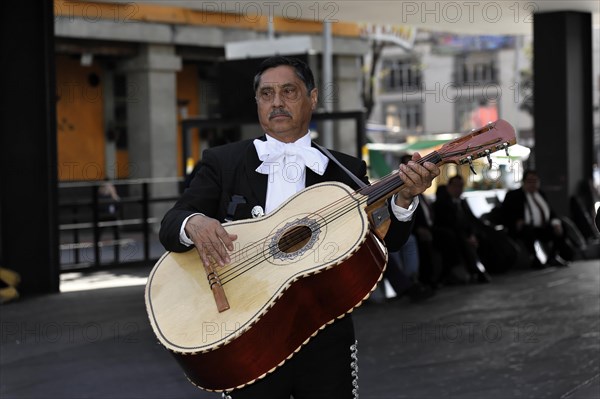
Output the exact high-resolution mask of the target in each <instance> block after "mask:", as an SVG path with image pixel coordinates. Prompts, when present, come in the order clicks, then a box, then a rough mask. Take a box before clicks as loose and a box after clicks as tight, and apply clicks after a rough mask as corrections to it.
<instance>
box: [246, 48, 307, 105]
mask: <svg viewBox="0 0 600 399" xmlns="http://www.w3.org/2000/svg"><path fill="white" fill-rule="evenodd" d="M281 65H287V66H291V67H292V68H294V71H295V72H296V76H298V77H299V78H300V80H302V81H303V82H304V85H305V86H306V90H307V91H308V95H309V96H310V92H311V91H312V89H314V88H315V78H314V77H313V73H312V71H311V70H310V68H309V67H308V65H306V63H305V62H304V61H302V60H299V59H298V58H291V57H280V56H277V57H271V58H267V59H266V60H264V61H263V62H262V63H261V64H260V66H259V67H258V71H256V75H254V92H256V90H257V89H258V85H259V83H260V78H261V77H262V74H263V72H264V71H266V70H267V69H270V68H276V67H278V66H281Z"/></svg>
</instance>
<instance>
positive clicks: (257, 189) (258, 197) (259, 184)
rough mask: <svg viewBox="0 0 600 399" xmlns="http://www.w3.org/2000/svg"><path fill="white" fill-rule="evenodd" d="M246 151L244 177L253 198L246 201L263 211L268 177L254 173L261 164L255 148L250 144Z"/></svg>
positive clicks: (262, 138)
mask: <svg viewBox="0 0 600 399" xmlns="http://www.w3.org/2000/svg"><path fill="white" fill-rule="evenodd" d="M260 139H261V140H264V139H265V138H264V137H261V138H260ZM246 151H247V152H246V154H245V159H246V165H245V169H246V171H245V172H246V173H245V177H246V181H247V182H248V183H249V184H248V185H249V186H250V191H251V195H252V197H253V198H248V200H249V202H252V203H254V204H256V205H260V206H261V207H262V208H263V209H264V208H265V202H266V200H267V183H268V175H264V174H262V173H258V172H257V171H256V168H258V166H259V165H260V164H261V161H260V159H258V154H257V153H256V148H254V144H252V142H251V143H250V145H249V146H248V148H247V150H246Z"/></svg>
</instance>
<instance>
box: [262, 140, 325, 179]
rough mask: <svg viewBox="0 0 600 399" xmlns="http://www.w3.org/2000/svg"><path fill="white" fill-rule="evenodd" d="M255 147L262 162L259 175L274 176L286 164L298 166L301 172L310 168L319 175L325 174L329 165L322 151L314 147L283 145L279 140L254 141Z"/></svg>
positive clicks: (292, 144) (295, 144) (293, 144)
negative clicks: (305, 168)
mask: <svg viewBox="0 0 600 399" xmlns="http://www.w3.org/2000/svg"><path fill="white" fill-rule="evenodd" d="M254 147H255V148H256V153H257V154H258V159H260V160H261V161H262V163H261V164H260V166H259V167H258V168H256V171H257V172H258V173H262V174H265V175H268V174H273V173H275V172H277V171H278V170H280V168H281V167H283V166H284V164H286V165H287V164H289V163H290V162H292V163H295V164H296V165H298V166H299V167H300V168H301V170H304V167H307V168H309V169H310V170H312V171H313V172H315V173H317V174H318V175H321V176H322V175H323V173H325V168H326V167H327V164H328V163H329V158H327V157H326V156H325V155H323V153H321V151H319V150H317V149H316V148H313V147H305V146H303V145H300V144H297V143H282V142H281V141H277V140H267V141H262V140H258V139H257V140H254Z"/></svg>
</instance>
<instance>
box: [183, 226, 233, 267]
mask: <svg viewBox="0 0 600 399" xmlns="http://www.w3.org/2000/svg"><path fill="white" fill-rule="evenodd" d="M185 231H186V233H187V235H188V236H189V237H190V239H191V240H192V241H193V242H194V245H195V246H196V248H197V250H198V253H199V254H200V258H201V259H202V262H205V263H207V264H209V263H208V262H210V261H211V258H212V259H213V260H214V261H215V262H216V263H217V264H219V265H221V266H223V265H225V264H227V263H229V262H230V261H231V259H230V257H229V254H228V252H227V250H228V249H229V250H233V241H234V240H236V239H237V236H236V235H235V234H228V233H227V231H226V230H225V229H224V228H223V226H222V225H221V223H219V221H218V220H216V219H213V218H209V217H207V216H204V215H195V216H193V217H191V218H190V219H189V220H188V222H187V224H186V226H185Z"/></svg>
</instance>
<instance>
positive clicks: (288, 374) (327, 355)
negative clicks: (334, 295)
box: [228, 315, 358, 399]
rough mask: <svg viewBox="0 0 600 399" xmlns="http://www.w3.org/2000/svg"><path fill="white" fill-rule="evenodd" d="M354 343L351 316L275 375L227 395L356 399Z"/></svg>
mask: <svg viewBox="0 0 600 399" xmlns="http://www.w3.org/2000/svg"><path fill="white" fill-rule="evenodd" d="M355 342H356V341H355V338H354V326H353V323H352V317H351V316H350V315H348V316H346V317H344V318H343V319H341V320H337V321H335V322H334V323H333V324H331V325H329V326H327V327H325V329H324V330H322V331H320V332H319V333H318V334H317V335H316V336H315V337H313V338H312V339H311V340H310V341H309V342H308V343H307V344H306V345H305V346H303V347H302V349H301V350H300V351H299V352H298V353H296V354H295V355H294V356H293V357H292V358H291V359H289V360H287V361H286V362H285V363H284V364H283V366H281V367H279V368H278V369H277V370H275V371H274V372H273V373H271V374H269V375H267V376H266V377H265V378H263V379H261V380H259V381H256V382H254V383H253V384H251V385H249V386H247V387H244V388H242V389H239V390H234V391H232V392H229V393H228V394H229V396H231V398H232V399H290V396H293V398H294V399H331V398H335V399H351V398H354V397H355V396H354V394H353V389H355V387H354V386H353V382H354V381H353V380H354V379H355V375H356V374H354V375H353V371H355V368H354V367H353V366H354V365H353V364H352V363H353V362H354V363H355V364H356V361H357V359H356V358H355V357H353V356H352V354H353V353H355V352H356V351H355V350H354V348H355V346H354V347H353V348H351V347H352V346H353V345H355ZM356 370H357V368H356ZM355 383H357V381H356V382H355ZM357 388H358V387H356V389H357Z"/></svg>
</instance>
